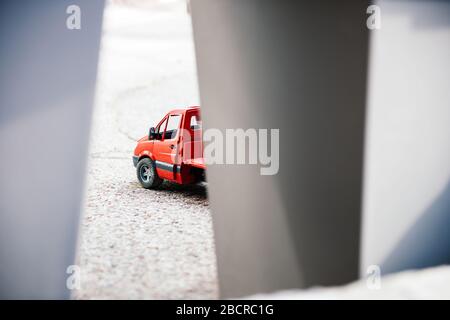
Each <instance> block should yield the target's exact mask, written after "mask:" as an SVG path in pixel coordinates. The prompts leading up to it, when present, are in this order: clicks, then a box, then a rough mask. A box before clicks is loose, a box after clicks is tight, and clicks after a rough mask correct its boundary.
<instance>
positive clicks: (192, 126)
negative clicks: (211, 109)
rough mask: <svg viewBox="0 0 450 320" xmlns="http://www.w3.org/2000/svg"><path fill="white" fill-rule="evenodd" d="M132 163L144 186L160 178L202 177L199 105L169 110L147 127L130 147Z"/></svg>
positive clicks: (183, 179)
mask: <svg viewBox="0 0 450 320" xmlns="http://www.w3.org/2000/svg"><path fill="white" fill-rule="evenodd" d="M133 164H134V166H135V167H136V173H137V178H138V180H139V182H140V183H141V185H142V186H143V187H144V188H147V189H152V188H156V187H158V186H160V185H161V183H162V182H163V180H169V181H173V182H176V183H179V184H188V183H195V182H199V181H202V180H204V178H205V168H206V166H205V162H204V160H203V142H202V127H201V118H200V107H189V108H186V109H176V110H172V111H170V112H169V113H168V114H167V115H166V116H165V117H164V118H163V119H162V120H161V121H160V122H159V123H158V124H157V125H156V127H151V128H150V130H149V134H148V136H145V137H143V138H141V139H139V141H138V144H137V146H136V148H135V149H134V155H133Z"/></svg>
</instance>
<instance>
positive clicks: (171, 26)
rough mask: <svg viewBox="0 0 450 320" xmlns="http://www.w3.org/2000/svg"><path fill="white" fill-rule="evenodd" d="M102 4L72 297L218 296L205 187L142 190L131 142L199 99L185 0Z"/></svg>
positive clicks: (168, 186)
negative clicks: (75, 284) (77, 276)
mask: <svg viewBox="0 0 450 320" xmlns="http://www.w3.org/2000/svg"><path fill="white" fill-rule="evenodd" d="M147 4H149V5H147V6H146V7H142V6H141V7H132V6H131V7H130V6H123V5H116V4H114V5H112V4H110V5H109V6H108V7H107V8H106V10H105V16H104V32H103V38H102V47H101V52H100V62H99V72H98V84H97V98H96V107H95V111H94V117H93V130H92V132H91V137H92V138H91V144H90V154H89V164H88V177H87V191H86V201H85V210H84V217H83V220H82V225H81V238H80V243H79V252H78V259H77V260H78V264H79V265H80V267H81V289H80V290H76V291H74V294H73V297H74V298H76V299H211V298H217V296H218V288H217V275H216V260H215V253H214V242H213V235H212V225H211V214H210V211H209V206H208V199H207V194H206V186H205V185H204V184H203V185H193V186H178V185H175V184H171V183H167V182H165V183H164V184H163V186H162V187H161V188H160V190H156V191H154V190H146V189H143V188H142V187H141V186H140V185H139V183H138V182H137V179H136V173H135V168H134V167H133V165H132V160H131V156H132V151H133V149H134V147H135V145H136V140H137V139H138V138H140V137H141V136H144V135H146V134H147V131H148V128H149V127H150V126H151V125H154V124H156V122H157V121H158V120H160V119H161V118H162V116H163V115H164V114H165V113H166V112H167V111H169V110H170V109H172V108H174V107H179V106H187V105H198V104H199V99H198V89H197V79H196V72H195V61H194V49H193V44H192V34H191V25H190V18H189V15H187V14H186V7H185V3H184V2H176V1H164V2H162V3H159V2H158V1H151V2H149V3H147Z"/></svg>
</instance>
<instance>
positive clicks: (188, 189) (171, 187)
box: [157, 181, 208, 200]
mask: <svg viewBox="0 0 450 320" xmlns="http://www.w3.org/2000/svg"><path fill="white" fill-rule="evenodd" d="M157 190H158V191H163V192H170V193H173V192H175V193H178V194H182V195H184V196H186V197H195V198H197V199H199V200H206V199H208V193H207V184H206V183H197V184H185V185H180V184H177V183H173V182H170V181H164V183H163V184H162V185H161V186H160V187H159V188H158V189H157Z"/></svg>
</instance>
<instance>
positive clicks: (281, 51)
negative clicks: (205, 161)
mask: <svg viewBox="0 0 450 320" xmlns="http://www.w3.org/2000/svg"><path fill="white" fill-rule="evenodd" d="M191 7H192V15H193V26H194V39H195V44H196V53H197V63H198V76H199V87H200V97H201V103H202V107H203V115H204V123H205V126H206V127H207V128H218V129H220V130H222V131H223V132H225V131H224V130H225V129H227V128H231V129H235V128H243V129H248V128H256V129H279V130H280V167H279V172H278V174H276V175H272V176H262V175H260V169H259V167H258V166H255V165H211V166H209V167H208V172H207V173H208V183H209V185H208V187H209V188H208V192H209V196H210V200H211V206H212V213H213V223H214V232H215V239H216V251H217V255H218V256H217V259H218V272H219V280H220V288H221V294H222V297H233V296H241V295H245V294H251V293H256V292H267V291H271V290H275V289H282V288H298V287H308V286H311V285H319V284H320V285H336V284H342V283H346V282H349V281H351V280H354V279H356V278H357V277H358V264H359V238H360V232H359V230H360V210H361V187H362V179H361V174H362V157H363V132H364V118H365V101H366V96H365V92H366V67H367V46H368V30H367V28H366V15H365V9H366V8H367V3H366V2H365V1H345V2H341V1H320V2H317V1H261V0H246V1H239V0H232V1H210V0H197V1H192V6H191Z"/></svg>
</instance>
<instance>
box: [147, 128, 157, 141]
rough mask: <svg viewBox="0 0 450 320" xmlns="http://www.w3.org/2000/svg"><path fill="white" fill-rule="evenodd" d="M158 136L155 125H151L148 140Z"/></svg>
mask: <svg viewBox="0 0 450 320" xmlns="http://www.w3.org/2000/svg"><path fill="white" fill-rule="evenodd" d="M155 137H156V131H155V127H151V128H150V130H149V131H148V140H153V139H155Z"/></svg>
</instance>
